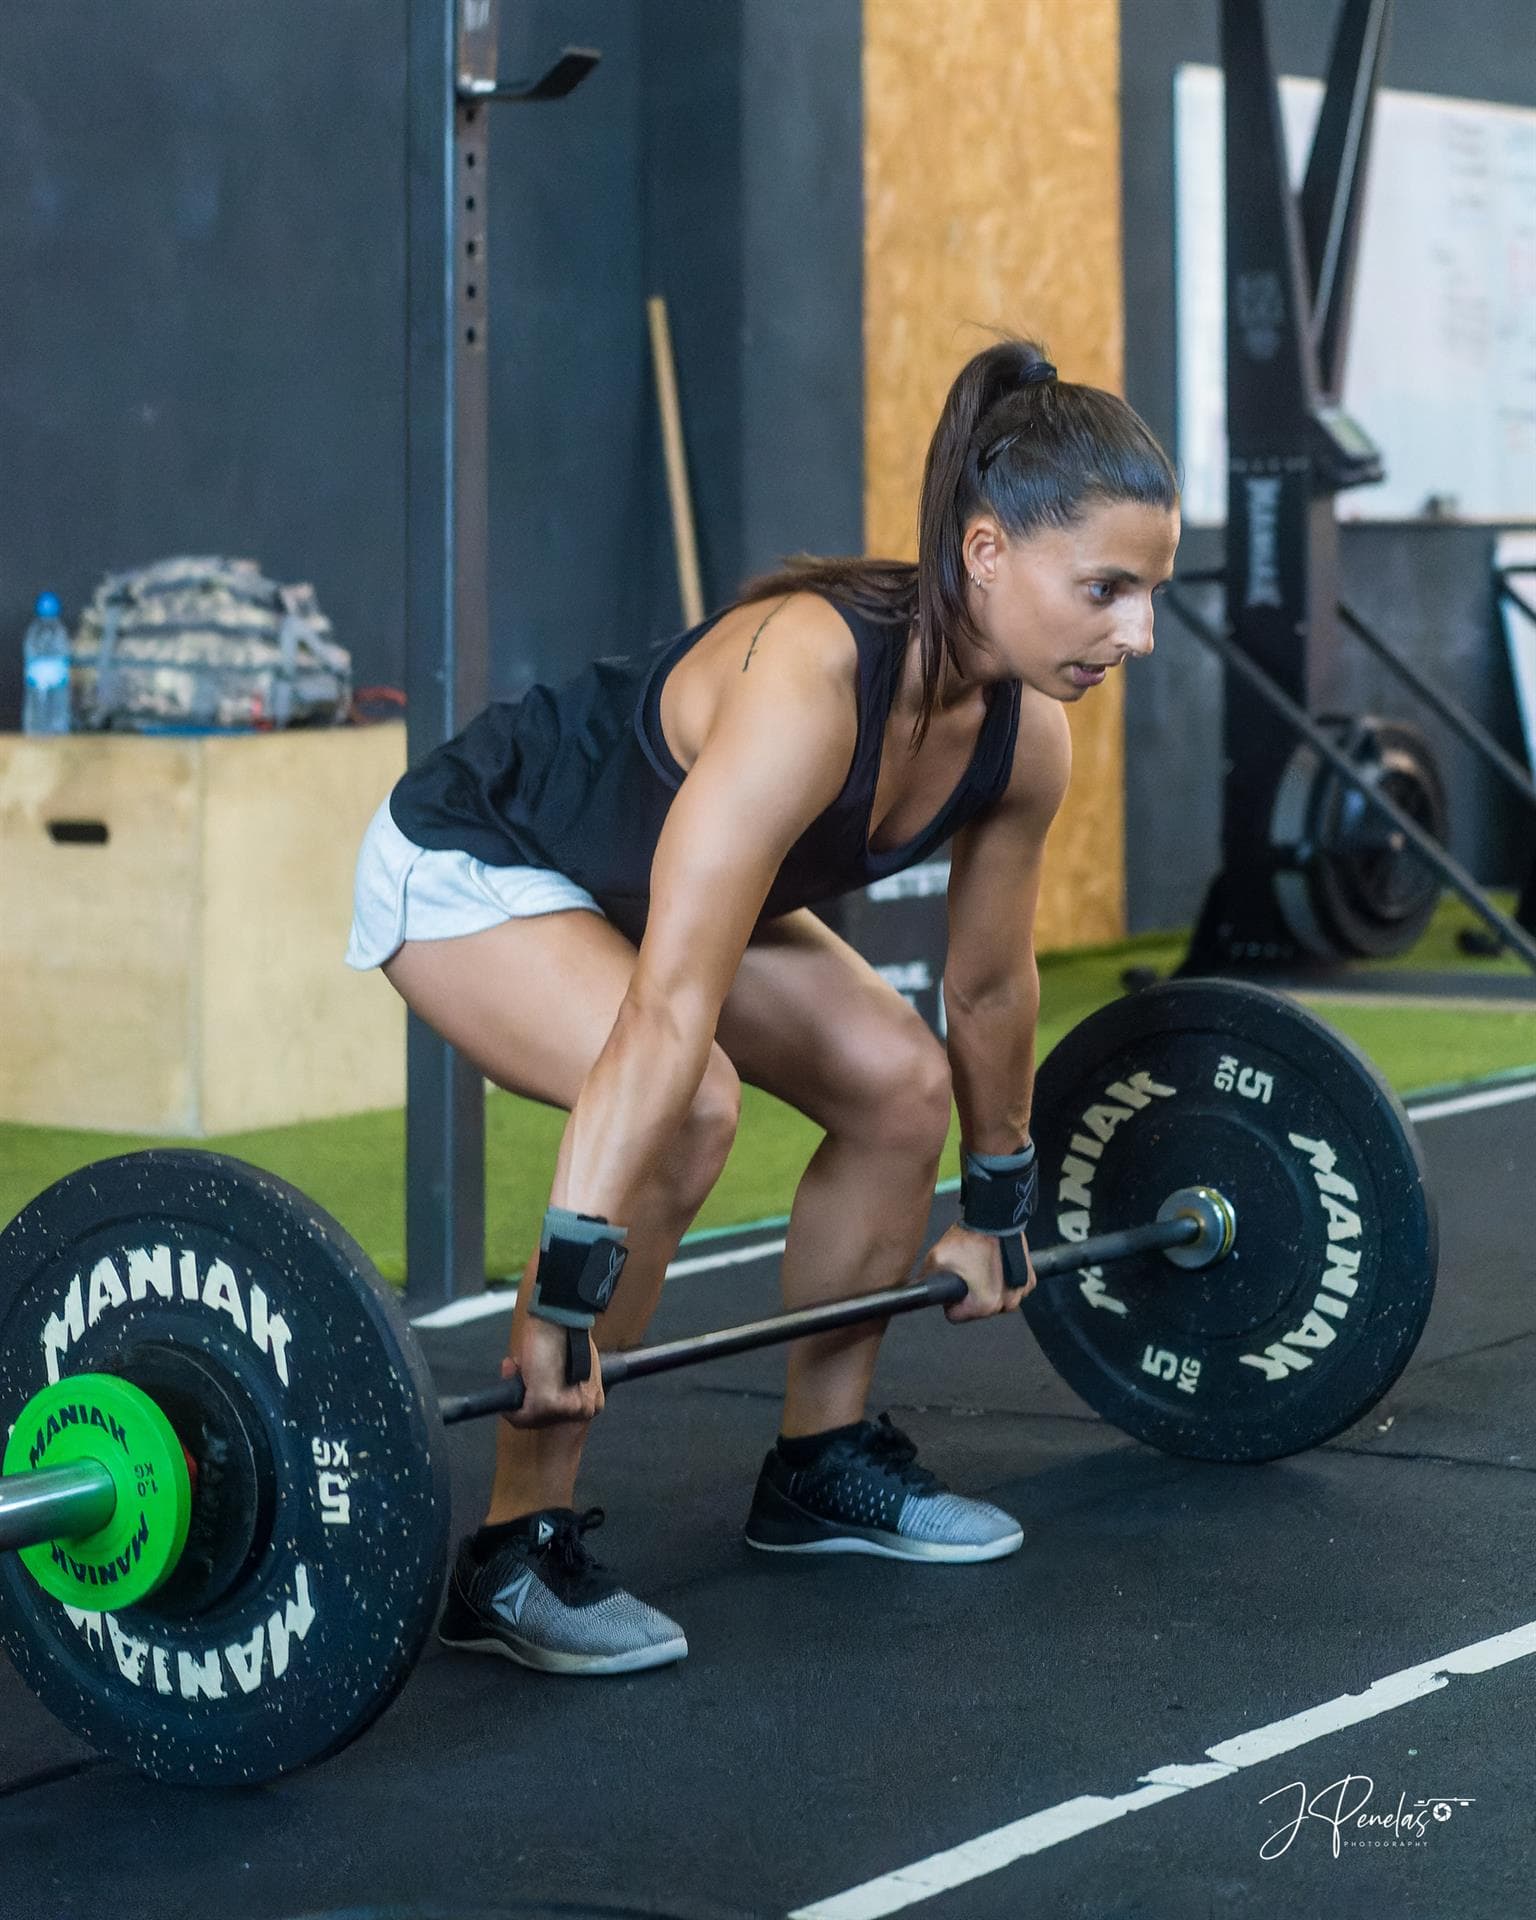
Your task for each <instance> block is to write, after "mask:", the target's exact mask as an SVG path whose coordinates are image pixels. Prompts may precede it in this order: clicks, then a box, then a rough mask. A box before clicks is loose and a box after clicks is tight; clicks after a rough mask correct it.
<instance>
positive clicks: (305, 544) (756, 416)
mask: <svg viewBox="0 0 1536 1920" xmlns="http://www.w3.org/2000/svg"><path fill="white" fill-rule="evenodd" d="M411 3H412V4H418V5H426V4H434V3H442V4H447V0H411ZM404 22H405V0H330V3H329V4H328V5H327V6H326V7H324V8H322V9H315V8H314V7H312V6H309V5H304V4H301V3H300V0H267V4H265V5H264V6H262V7H260V8H255V9H242V8H237V9H234V10H233V11H229V10H225V9H209V8H208V7H206V6H202V5H198V4H195V0H135V4H134V6H132V7H131V8H124V7H121V6H117V5H109V4H107V0H70V3H69V4H68V5H65V6H61V7H50V8H41V9H40V8H30V7H15V8H9V7H8V8H5V9H3V10H0V245H3V247H4V251H5V258H6V262H7V276H6V277H7V285H8V287H9V289H10V293H11V297H10V298H9V299H7V300H5V301H4V302H0V444H3V445H4V448H5V453H6V458H5V461H4V463H3V465H0V727H6V726H15V725H16V724H17V715H18V711H19V704H20V641H21V632H22V628H23V626H24V624H25V621H26V618H27V614H28V611H29V608H30V604H31V600H32V598H33V596H34V595H35V594H36V593H37V592H38V591H40V590H41V589H42V588H44V587H53V588H55V589H56V590H57V591H58V592H59V593H60V594H61V596H62V597H63V599H64V602H65V607H66V612H67V613H68V614H69V615H70V616H71V617H73V616H74V615H75V614H76V613H77V612H78V610H79V607H80V605H81V604H82V602H83V601H84V600H85V599H86V598H87V597H88V596H89V594H90V592H91V591H92V589H93V587H94V586H95V584H96V582H97V580H98V579H99V577H100V576H101V574H102V573H103V572H105V571H107V570H109V569H114V568H118V567H123V566H130V565H135V564H138V563H140V562H143V561H148V560H151V559H155V558H158V557H161V556H163V555H165V554H167V553H172V552H197V551H210V552H231V553H240V554H250V555H252V556H254V557H255V558H257V559H259V560H260V561H261V562H262V564H263V565H264V566H265V567H266V568H267V569H268V570H269V571H270V572H272V573H273V574H275V575H277V576H278V577H281V578H307V579H312V580H313V581H314V582H315V584H316V586H317V588H318V590H319V593H320V596H321V600H322V603H323V604H324V605H325V607H326V608H327V610H328V611H329V612H330V614H331V616H332V618H333V619H334V620H335V622H336V626H337V631H338V637H339V638H341V639H342V640H343V641H344V643H345V644H346V645H348V646H349V647H350V648H351V649H352V652H353V656H354V663H355V666H356V669H357V674H358V678H359V680H360V681H361V682H364V683H369V682H373V683H385V684H391V685H400V684H401V683H402V680H403V672H404V649H405V633H404V625H403V620H402V613H401V597H402V587H403V578H404V573H403V555H402V550H401V542H402V536H403V526H404V493H403V483H404V476H403V457H404V456H403V444H404V443H403V431H404V414H403V406H402V395H401V382H402V370H403V364H404V355H403V347H404V342H403V333H402V329H403V323H404V297H405V293H404V289H405V237H404V231H403V208H404V171H403V170H404V129H405V94H404V88H405V69H404V42H405V27H404ZM501 22H502V25H501V45H502V57H501V69H502V72H503V73H504V74H507V75H521V74H528V73H532V72H535V71H537V70H539V69H541V68H542V66H543V65H544V64H547V62H548V61H549V60H550V59H551V58H552V57H553V56H554V54H555V53H556V52H557V51H558V49H559V48H560V47H561V46H562V45H564V44H567V43H576V44H582V45H591V46H597V47H599V48H601V49H602V52H603V61H602V64H601V65H600V66H599V67H598V69H597V71H596V72H595V73H594V74H593V75H592V77H591V78H590V79H589V80H588V81H587V82H586V83H585V84H584V85H583V86H582V87H581V88H580V90H579V91H578V92H577V93H576V94H574V95H572V96H571V97H570V98H569V99H568V100H566V101H564V102H561V103H556V104H550V105H540V106H536V107H534V106H508V107H498V108H496V109H495V110H494V118H493V120H492V133H491V145H492V159H491V171H490V199H491V223H492V224H491V247H492V258H491V268H492V272H491V280H490V289H491V301H492V306H491V315H490V335H491V351H492V373H491V386H492V403H491V405H492V521H491V532H492V539H491V545H492V552H491V607H492V627H493V634H494V641H493V652H494V658H493V661H492V672H491V679H492V688H493V691H494V692H495V693H496V694H498V695H511V694H514V693H516V692H518V691H520V690H521V689H522V687H523V686H525V685H526V684H527V682H528V680H529V679H530V678H532V677H551V676H558V675H560V674H562V673H564V672H568V671H571V670H573V669H574V668H575V667H577V666H579V665H580V664H581V663H582V662H583V661H584V660H586V659H587V658H589V657H590V656H591V655H593V654H595V653H601V652H615V651H619V650H622V649H624V648H627V647H629V646H632V645H634V644H637V643H639V642H642V641H644V640H646V639H649V638H651V637H654V636H657V635H660V634H662V633H664V632H666V631H668V630H669V629H671V628H673V627H675V626H677V625H678V624H679V622H680V612H679V603H678V597H677V584H676V577H675V572H674V567H673V560H672V544H671V531H670V522H669V519H668V509H667V497H666V487H665V478H664V473H663V468H662V462H661V442H660V432H659V427H658V424H657V419H656V407H655V399H654V389H653V385H652V376H651V366H650V358H649V345H648V338H647V332H646V324H645V299H646V296H647V294H649V293H662V294H664V295H665V296H666V298H667V301H668V305H669V310H670V318H671V323H672V334H673V345H674V350H675V354H676V358H677V371H678V382H679V387H680V392H681V400H682V407H683V415H684V429H685V434H686V438H687V445H688V452H689V458H690V464H691V478H692V483H693V491H694V510H695V516H696V519H697V523H698V536H699V549H700V558H701V565H702V569H703V573H704V587H705V597H706V601H707V602H709V603H711V604H713V603H715V602H717V601H718V600H720V599H722V598H724V597H725V596H727V595H728V594H729V593H730V592H731V590H732V589H733V588H734V586H735V585H736V583H737V581H738V580H739V578H740V577H741V575H742V574H743V573H744V572H747V571H749V570H751V569H753V568H756V567H760V566H763V565H765V564H767V563H768V562H770V561H771V560H773V559H774V558H775V557H776V556H777V555H778V554H779V553H780V552H782V551H784V550H786V549H788V548H790V547H795V546H803V547H811V548H821V549H831V550H845V551H846V550H856V549H857V548H858V546H859V545H860V544H861V539H862V499H863V484H862V480H863V476H862V453H861V449H862V411H863V406H862V384H861V358H862V340H861V333H860V302H861V284H860V283H861V258H862V256H861V245H860V240H861V234H862V224H863V204H862V178H861V171H860V163H859V137H860V88H859V25H860V12H859V4H858V0H818V5H817V6H816V8H815V9H809V8H803V7H799V6H793V7H786V6H784V5H783V4H782V3H781V0H607V3H606V4H604V3H603V0H535V3H534V4H513V0H503V4H502V7H501Z"/></svg>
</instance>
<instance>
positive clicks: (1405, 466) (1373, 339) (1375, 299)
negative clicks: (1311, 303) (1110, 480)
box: [1132, 66, 1536, 526]
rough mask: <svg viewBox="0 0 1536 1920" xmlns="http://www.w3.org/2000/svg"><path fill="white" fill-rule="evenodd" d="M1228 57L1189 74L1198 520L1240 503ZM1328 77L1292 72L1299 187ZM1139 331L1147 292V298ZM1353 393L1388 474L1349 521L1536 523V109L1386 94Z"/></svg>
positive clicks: (1380, 113) (1191, 488)
mask: <svg viewBox="0 0 1536 1920" xmlns="http://www.w3.org/2000/svg"><path fill="white" fill-rule="evenodd" d="M1222 93H1223V86H1222V76H1221V72H1220V70H1219V69H1218V68H1216V67H1208V66H1183V67H1180V68H1179V70H1178V73H1177V75H1176V76H1175V79H1174V175H1175V178H1174V185H1175V195H1174V204H1175V214H1174V219H1175V247H1176V274H1175V279H1176V286H1177V299H1178V433H1179V449H1178V451H1179V460H1180V462H1181V464H1182V466H1183V469H1184V513H1185V518H1186V519H1187V520H1189V521H1190V522H1191V523H1192V524H1194V525H1199V526H1216V525H1220V524H1221V522H1223V521H1224V520H1225V519H1226V513H1227V439H1226V378H1227V366H1226V358H1227V356H1226V324H1225V313H1226V296H1225V263H1226V229H1225V224H1224V221H1225V206H1226V192H1225V183H1224V174H1223V163H1224V128H1223V119H1222V108H1223V99H1222ZM1322 98H1323V87H1322V82H1321V81H1318V80H1300V79H1295V78H1292V77H1290V76H1286V77H1284V78H1282V80H1281V82H1280V108H1281V117H1282V119H1283V121H1284V125H1285V139H1286V149H1287V153H1288V156H1289V159H1290V164H1291V174H1292V184H1293V185H1295V186H1297V187H1299V186H1300V184H1301V179H1302V175H1303V174H1304V173H1305V171H1306V163H1307V153H1308V150H1309V148H1310V145H1311V140H1312V128H1313V124H1314V122H1315V121H1316V119H1317V114H1318V110H1319V108H1320V106H1321V104H1322ZM1132 324H1134V300H1133V303H1132ZM1344 404H1345V406H1346V407H1347V408H1348V410H1349V411H1350V412H1351V413H1352V414H1353V415H1354V416H1355V418H1356V419H1358V420H1359V422H1360V424H1361V425H1362V426H1363V427H1364V428H1365V430H1366V432H1367V433H1369V434H1370V435H1371V437H1372V438H1373V439H1374V440H1375V441H1376V442H1377V443H1378V445H1379V446H1380V447H1381V450H1382V455H1383V458H1384V460H1385V463H1386V468H1387V477H1386V479H1385V480H1384V481H1382V482H1380V483H1379V484H1377V485H1376V486H1369V487H1358V488H1355V489H1353V490H1351V491H1349V492H1347V493H1342V494H1340V495H1339V496H1338V509H1339V518H1340V519H1341V520H1347V519H1358V520H1364V519H1371V520H1405V519H1414V518H1417V517H1418V516H1419V515H1421V514H1423V513H1424V512H1425V511H1426V509H1427V507H1428V503H1429V502H1430V500H1431V499H1432V498H1433V499H1437V500H1438V501H1440V502H1441V503H1442V505H1441V508H1440V511H1442V512H1446V513H1449V514H1450V515H1452V516H1453V517H1455V518H1458V519H1463V520H1496V521H1509V520H1531V519H1536V112H1533V111H1530V110H1528V109H1526V108H1521V107H1505V106H1491V105H1488V104H1485V103H1483V102H1480V101H1473V100H1451V99H1446V98H1443V97H1442V96H1440V95H1434V94H1421V93H1397V92H1393V91H1391V90H1389V89H1384V90H1383V91H1382V93H1381V94H1380V96H1379V97H1378V100H1377V104H1376V123H1375V132H1374V135H1373V139H1372V149H1371V158H1370V171H1369V175H1368V178H1367V182H1366V197H1365V207H1364V221H1363V230H1362V233H1361V239H1360V258H1359V267H1358V271H1357V274H1356V278H1355V300H1354V310H1353V318H1352V323H1351V328H1350V342H1349V353H1348V357H1347V359H1346V362H1345V369H1344Z"/></svg>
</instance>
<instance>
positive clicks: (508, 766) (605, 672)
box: [389, 603, 1019, 943]
mask: <svg viewBox="0 0 1536 1920" xmlns="http://www.w3.org/2000/svg"><path fill="white" fill-rule="evenodd" d="M834 604H836V603H834ZM837 611H838V612H839V613H840V614H841V615H842V617H843V619H844V620H846V621H847V623H848V626H849V628H850V629H851V631H852V633H853V636H854V639H855V640H856V642H857V643H858V650H859V676H858V699H859V722H858V742H857V745H856V746H855V748H854V755H853V764H852V766H851V767H850V768H849V770H848V778H847V780H846V781H845V782H844V783H843V789H842V791H841V793H839V794H838V796H837V798H836V799H835V800H834V801H833V802H832V804H831V805H830V806H829V807H827V808H826V810H825V811H824V812H823V813H821V814H820V815H818V817H817V818H816V819H815V820H813V821H812V822H811V824H810V825H809V826H808V827H807V828H806V830H805V832H804V833H803V834H801V836H800V838H799V839H798V840H797V841H796V842H795V844H794V846H792V847H791V848H790V850H789V853H788V854H787V855H786V857H785V859H784V863H783V865H782V866H781V867H780V868H779V871H778V874H777V876H776V877H775V879H774V883H773V886H772V888H771V889H770V891H769V894H768V898H767V900H766V901H765V902H764V904H763V909H762V912H761V914H760V915H759V920H758V924H759V925H761V924H762V922H763V921H765V920H771V919H773V918H774V917H776V916H777V915H779V914H782V913H789V912H791V911H792V910H793V909H794V908H796V907H805V906H813V905H815V904H816V903H817V902H818V901H823V900H829V899H832V898H834V897H836V896H837V895H838V894H843V893H851V892H853V891H854V890H855V889H857V888H859V887H865V886H868V885H869V884H870V882H871V881H874V880H880V879H883V878H884V877H885V876H886V875H887V874H892V873H898V872H900V871H901V869H902V868H904V867H910V866H915V865H916V864H917V863H918V862H919V861H921V860H926V859H928V858H929V856H930V855H931V854H933V853H934V851H935V850H936V849H937V848H939V847H941V846H942V845H943V844H944V842H945V841H946V840H948V839H949V838H950V836H951V835H952V834H953V833H954V832H955V831H956V830H957V829H958V828H959V827H961V826H963V825H964V823H965V822H966V821H967V820H970V819H973V818H974V817H975V816H976V815H977V814H978V813H980V812H981V811H982V810H983V809H984V808H986V807H988V806H990V805H991V804H992V803H993V802H994V801H995V800H996V799H997V798H998V797H999V796H1000V795H1001V793H1002V792H1003V790H1004V788H1005V787H1006V786H1007V784H1008V774H1009V769H1010V768H1011V767H1012V765H1013V748H1014V742H1015V740H1016V738H1017V736H1018V727H1019V684H1018V682H1017V681H1004V682H1003V683H1002V684H1001V685H1000V686H998V687H995V688H993V689H992V690H991V691H990V692H989V694H988V696H987V711H986V716H985V718H984V719H983V721H982V724H981V730H980V733H979V735H978V737H977V741H976V748H975V751H974V753H973V755H972V757H971V763H970V765H969V767H967V769H966V772H965V775H964V778H963V779H962V780H961V782H960V784H959V786H957V787H956V789H955V791H954V792H953V793H952V794H951V795H950V797H949V799H948V801H946V803H945V805H944V806H943V808H942V809H941V810H940V812H939V813H938V815H937V816H936V817H935V818H934V819H933V820H932V821H931V822H930V823H929V825H928V826H927V827H926V828H925V829H924V831H923V832H922V833H920V834H918V835H917V837H916V838H915V839H912V840H909V841H908V842H907V843H906V845H905V846H900V847H891V848H888V849H887V850H886V851H884V852H883V853H875V852H872V851H871V850H870V846H869V818H870V812H871V810H872V808H873V806H874V799H875V781H876V778H877V776H878V774H879V771H880V752H881V748H882V746H883V744H884V740H885V728H886V721H887V719H888V717H889V715H890V710H891V701H892V700H893V698H894V697H895V694H896V690H897V685H898V682H899V679H900V673H901V666H902V661H903V643H904V639H905V629H904V628H901V627H896V626H893V625H891V624H889V623H882V622H878V621H873V620H869V619H866V618H865V617H863V616H862V615H860V614H858V613H856V612H854V611H853V610H852V609H851V608H849V607H844V606H838V608H837ZM720 617H721V615H720V614H716V615H714V616H713V617H712V618H711V619H709V620H706V621H705V622H704V623H703V624H702V625H701V626H697V627H691V628H689V630H688V631H687V632H686V633H684V634H682V635H681V636H679V637H678V638H677V639H675V640H667V641H663V642H662V643H661V644H660V645H659V646H658V647H655V648H652V649H650V650H649V651H647V652H644V653H641V654H637V655H634V656H631V657H629V658H625V659H605V660H597V661H594V662H593V663H592V665H591V666H589V667H587V668H585V669H584V670H583V671H582V672H581V673H579V674H577V675H576V677H575V678H574V679H572V680H570V681H568V682H567V683H566V684H565V685H564V686H563V687H560V688H559V689H557V690H553V691H552V690H551V689H550V688H548V687H543V686H534V687H530V688H529V690H528V691H527V693H525V694H524V695H523V697H522V698H521V699H520V700H517V701H510V702H507V701H501V702H495V703H493V704H492V705H491V706H489V707H487V708H486V709H485V711H484V712H483V713H481V714H480V715H479V716H478V717H477V718H476V719H474V720H472V721H471V722H470V724H469V725H468V726H467V727H466V728H465V729H464V731H463V732H462V733H460V734H458V735H456V736H455V738H453V739H452V740H449V741H448V742H446V744H444V745H443V746H441V747H438V748H436V749H435V750H434V751H433V752H432V753H430V754H428V755H427V757H426V758H425V759H424V760H423V761H421V763H420V764H419V765H418V766H415V767H413V768H411V770H410V772H408V773H407V774H406V775H405V776H404V777H403V778H402V779H401V780H400V781H399V783H398V784H397V785H396V786H395V788H394V790H393V792H392V793H391V794H390V799H389V807H390V813H391V815H392V816H393V818H394V822H395V825H396V826H397V827H399V829H400V831H401V832H402V833H403V834H404V835H405V836H406V838H407V839H408V840H414V841H415V843H416V844H417V845H418V846H421V847H429V848H457V849H459V850H460V851H462V852H464V853H468V854H470V855H472V856H473V857H474V858H475V859H477V860H484V861H485V862H486V863H487V864H488V865H490V866H499V867H507V866H532V867H549V868H554V869H555V870H557V871H558V872H560V873H563V874H566V875H567V876H568V877H569V878H570V879H572V880H575V881H576V882H577V883H578V884H579V885H581V886H583V887H585V888H586V889H587V891H588V892H589V893H591V894H592V895H593V897H594V898H595V899H596V900H597V902H598V904H599V905H600V906H601V907H602V909H603V911H604V912H605V913H606V914H607V916H608V918H609V919H610V920H611V921H612V922H613V923H614V925H615V926H617V927H618V928H619V929H620V931H621V932H623V933H625V934H627V935H628V936H629V938H630V939H631V940H634V941H635V942H637V943H638V942H639V939H640V936H641V934H642V933H643V932H644V930H645V922H646V916H647V912H648V910H649V906H650V876H651V861H652V859H653V857H654V855H655V852H656V842H657V840H658V839H659V838H660V835H661V829H662V825H663V822H664V821H665V820H666V817H667V809H668V808H669V807H670V806H671V804H672V796H673V795H674V794H675V793H676V792H677V789H678V788H679V787H680V786H681V785H682V782H683V769H682V768H681V767H680V766H679V765H678V763H677V761H676V760H675V759H674V758H673V757H672V754H671V752H670V751H669V749H668V747H667V743H666V740H665V737H664V736H663V734H662V730H661V690H662V686H663V684H664V683H665V681H666V677H667V674H668V673H669V672H670V671H671V669H672V667H673V666H674V665H675V664H676V663H677V661H679V660H680V659H681V658H682V657H683V655H684V654H685V653H686V652H687V651H688V649H689V648H690V647H692V646H693V645H694V644H695V643H696V642H697V641H698V640H699V639H700V638H702V636H703V635H704V634H705V633H707V632H708V631H709V629H710V628H711V627H712V626H713V625H714V624H715V622H716V621H717V620H718V619H720Z"/></svg>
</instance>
